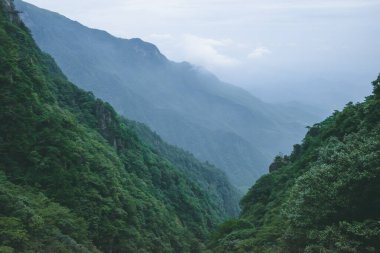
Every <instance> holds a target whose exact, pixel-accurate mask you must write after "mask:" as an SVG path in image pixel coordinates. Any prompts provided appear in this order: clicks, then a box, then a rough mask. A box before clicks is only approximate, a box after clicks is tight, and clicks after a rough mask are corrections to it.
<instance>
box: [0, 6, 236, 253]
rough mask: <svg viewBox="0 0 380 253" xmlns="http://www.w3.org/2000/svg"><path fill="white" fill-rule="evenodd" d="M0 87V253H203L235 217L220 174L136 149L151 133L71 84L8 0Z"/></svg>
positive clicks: (187, 158) (0, 45)
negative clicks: (209, 240)
mask: <svg viewBox="0 0 380 253" xmlns="http://www.w3.org/2000/svg"><path fill="white" fill-rule="evenodd" d="M0 84H1V85H0V122H1V124H0V252H1V253H11V252H57V253H59V252H113V253H115V252H133V253H135V252H173V253H174V252H194V253H195V252H202V251H203V248H204V241H205V240H206V238H207V235H208V234H209V232H210V231H211V230H213V229H214V228H215V226H216V225H217V224H218V223H220V222H222V221H223V220H224V219H226V218H227V217H231V216H233V215H235V214H237V212H238V205H237V204H236V203H237V200H236V199H237V195H236V194H237V193H236V191H235V190H234V188H233V187H232V186H231V185H230V184H229V183H228V181H227V179H226V177H225V176H224V174H223V173H221V172H220V171H218V170H217V169H216V168H214V167H213V166H211V165H208V164H205V163H201V162H198V161H196V160H195V158H193V157H192V156H191V155H190V154H186V153H184V152H183V151H181V150H179V149H176V148H174V147H171V146H169V145H166V144H165V143H163V142H161V145H163V146H165V149H166V150H168V151H166V156H163V155H162V156H161V155H160V153H162V152H163V151H158V147H153V146H151V145H150V144H149V143H146V144H144V143H143V142H141V141H140V138H139V137H138V136H137V132H142V131H144V132H145V135H147V134H151V135H152V134H153V133H151V132H149V131H150V130H149V129H147V128H144V126H143V125H136V124H134V126H132V122H129V121H127V120H126V119H123V118H121V117H120V116H118V115H117V113H115V111H114V110H113V108H112V107H111V106H110V105H109V104H107V103H104V102H102V101H101V100H99V99H96V98H95V97H94V96H93V95H92V94H91V93H89V92H85V91H83V90H80V89H79V88H77V87H76V86H75V85H73V84H72V83H70V82H69V81H68V80H67V79H66V77H65V76H64V75H63V74H62V72H61V71H60V69H59V68H58V67H57V65H56V64H55V62H54V60H53V59H52V58H51V57H50V56H48V55H46V54H45V53H43V52H42V51H41V50H40V49H39V48H38V47H37V46H36V44H35V42H34V41H33V39H32V36H31V35H30V33H29V31H28V29H27V28H26V27H25V26H24V24H23V23H22V22H21V21H20V19H19V17H18V13H17V12H16V11H15V9H14V6H13V3H12V1H8V0H7V1H5V0H1V1H0ZM138 129H144V130H138ZM169 150H170V151H169ZM181 157H182V158H181ZM181 161H182V162H181ZM206 169H207V171H205V172H203V170H206ZM206 176H207V177H206ZM214 178H215V180H214Z"/></svg>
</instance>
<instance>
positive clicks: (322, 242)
mask: <svg viewBox="0 0 380 253" xmlns="http://www.w3.org/2000/svg"><path fill="white" fill-rule="evenodd" d="M373 86H374V92H373V95H371V96H369V97H367V98H366V101H365V102H363V103H358V104H353V103H349V104H348V105H347V106H346V108H345V109H344V110H343V111H342V112H338V111H337V112H335V113H334V114H333V115H332V116H330V117H329V118H327V119H326V120H325V121H323V122H321V123H319V124H316V125H314V126H313V127H311V128H310V129H309V132H308V133H307V135H306V137H305V139H304V141H303V143H302V145H295V146H294V150H293V153H292V154H291V155H290V156H284V157H280V156H278V157H276V159H275V161H274V162H273V164H272V165H271V167H270V171H271V173H270V174H268V175H265V176H263V177H262V178H260V179H259V180H258V181H257V183H256V184H255V185H254V186H253V187H252V188H251V189H250V191H249V193H248V194H247V195H246V196H245V197H244V198H243V200H242V201H241V205H242V208H243V211H242V214H241V217H240V218H239V219H238V220H234V221H230V222H228V223H226V224H224V225H222V226H221V227H220V229H219V230H218V232H217V233H216V234H215V235H214V237H213V239H212V240H211V242H210V245H209V247H210V249H212V251H213V252H217V253H222V252H228V253H231V252H260V253H261V252H276V253H279V252H283V253H295V252H305V253H320V252H323V253H349V252H350V253H370V252H373V253H375V252H380V77H379V78H378V79H377V80H376V81H374V82H373Z"/></svg>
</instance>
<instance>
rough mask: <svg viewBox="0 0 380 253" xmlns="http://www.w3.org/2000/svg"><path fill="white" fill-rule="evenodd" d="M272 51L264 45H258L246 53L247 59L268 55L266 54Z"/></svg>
mask: <svg viewBox="0 0 380 253" xmlns="http://www.w3.org/2000/svg"><path fill="white" fill-rule="evenodd" d="M271 53H272V51H270V50H269V49H268V48H266V47H258V48H256V49H255V50H253V51H252V52H251V53H250V54H249V55H248V58H249V59H258V58H261V57H263V56H265V55H268V54H271Z"/></svg>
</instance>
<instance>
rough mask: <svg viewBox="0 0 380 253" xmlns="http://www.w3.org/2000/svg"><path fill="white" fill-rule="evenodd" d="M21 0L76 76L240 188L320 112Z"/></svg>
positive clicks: (44, 44) (41, 39) (43, 40)
mask: <svg viewBox="0 0 380 253" xmlns="http://www.w3.org/2000/svg"><path fill="white" fill-rule="evenodd" d="M16 3H17V7H18V8H19V9H20V10H21V11H22V12H23V14H22V18H23V20H24V21H25V23H26V25H27V26H28V27H29V28H30V29H31V31H32V33H33V36H34V38H35V40H36V41H37V43H38V45H39V46H40V47H41V49H42V50H44V51H46V52H48V53H49V54H51V55H52V56H53V57H54V58H55V59H56V61H57V63H58V65H59V66H60V67H61V68H62V70H63V72H64V73H65V74H66V75H67V76H68V78H69V79H70V80H71V81H73V82H74V83H76V84H78V85H79V86H80V87H81V88H83V89H85V90H89V91H92V92H94V94H95V95H96V96H98V97H100V98H102V99H104V100H105V101H107V102H109V103H110V104H112V105H113V106H114V107H115V109H116V110H117V111H118V112H119V113H121V114H122V115H125V116H127V117H129V118H131V119H133V120H136V121H139V122H143V123H145V124H147V125H148V126H149V127H150V128H152V129H153V130H154V131H156V132H157V133H158V134H159V135H160V136H162V138H163V139H164V140H165V141H167V142H169V143H170V144H174V145H177V146H179V147H181V148H183V149H185V150H188V151H190V152H192V153H193V154H194V155H195V156H196V157H197V158H198V159H201V160H203V161H209V162H211V163H212V164H215V165H216V166H217V167H219V168H221V169H223V170H224V171H225V172H226V174H227V175H228V176H229V178H230V179H231V181H232V183H233V184H234V185H235V186H237V187H239V188H240V189H243V190H245V189H247V188H248V187H249V185H251V184H252V183H253V182H254V181H255V180H256V179H257V178H258V177H259V176H260V175H262V174H263V173H264V172H265V169H266V167H267V166H268V165H269V163H270V161H271V159H272V157H273V156H274V155H276V154H278V153H279V152H284V153H286V152H288V151H290V148H289V147H291V144H292V143H296V142H298V141H300V140H301V138H302V136H303V135H304V134H305V132H306V130H305V127H306V125H308V124H310V123H313V121H314V120H310V118H312V119H316V118H317V117H315V116H313V115H310V114H308V113H306V115H305V113H304V112H303V111H298V107H297V106H296V107H291V109H289V110H286V109H285V108H287V107H284V108H282V107H280V106H274V105H270V104H266V103H264V102H262V101H260V100H259V99H257V98H255V97H254V96H252V95H251V94H250V93H248V92H246V91H244V90H242V89H240V88H237V87H235V86H233V85H230V84H226V83H223V82H221V81H220V80H218V79H217V78H216V77H215V76H214V75H212V74H211V73H209V72H207V71H206V70H204V69H202V68H199V67H195V66H193V65H191V64H189V63H174V62H172V61H170V60H168V59H167V58H166V57H165V56H163V55H162V54H161V53H160V51H159V50H158V49H157V48H156V47H155V46H154V45H152V44H150V43H146V42H143V41H142V40H140V39H131V40H127V39H120V38H115V37H113V36H111V35H110V34H108V33H106V32H104V31H100V30H95V29H89V28H87V27H85V26H82V25H81V24H79V23H77V22H74V21H71V20H69V19H67V18H65V17H63V16H61V15H59V14H57V13H53V12H50V11H47V10H43V9H39V8H37V7H35V6H33V5H30V4H27V3H24V2H22V1H16ZM274 74H275V73H274Z"/></svg>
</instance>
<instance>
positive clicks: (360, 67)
mask: <svg viewBox="0 0 380 253" xmlns="http://www.w3.org/2000/svg"><path fill="white" fill-rule="evenodd" d="M27 2H29V3H32V4H35V5H37V6H39V7H42V8H45V9H49V10H52V11H56V12H59V13H61V14H62V15H64V16H66V17H68V18H71V19H73V20H76V21H79V22H81V23H82V24H84V25H86V26H89V27H92V28H98V29H102V30H106V31H108V32H110V33H111V34H113V35H115V36H118V37H122V38H142V39H143V40H145V41H148V42H152V43H154V44H155V45H157V46H158V48H159V49H160V50H161V52H162V53H163V54H164V55H166V56H167V57H168V58H169V59H171V60H174V61H178V62H181V61H189V62H191V63H193V64H195V65H199V66H203V67H205V68H206V69H208V70H210V71H211V72H213V73H214V74H216V75H217V76H218V77H219V78H220V79H221V80H223V81H226V82H229V83H232V84H234V85H237V86H241V87H243V88H245V89H247V90H249V91H250V92H252V93H253V94H254V95H255V96H257V97H259V98H261V99H263V100H265V101H268V102H274V103H280V102H289V101H298V102H302V103H307V104H311V105H315V106H318V107H321V108H324V109H327V110H333V109H340V108H342V106H343V105H344V104H346V103H347V102H349V101H354V102H356V101H360V100H362V99H363V98H364V97H365V96H366V95H369V94H370V92H371V89H372V87H371V85H370V82H371V81H372V80H374V79H375V78H376V77H377V76H378V74H379V73H380V60H379V59H380V46H379V45H380V43H379V42H380V15H379V13H380V0H260V1H259V0H113V1H103V0H81V1H78V0H64V1H63V0H27Z"/></svg>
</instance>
